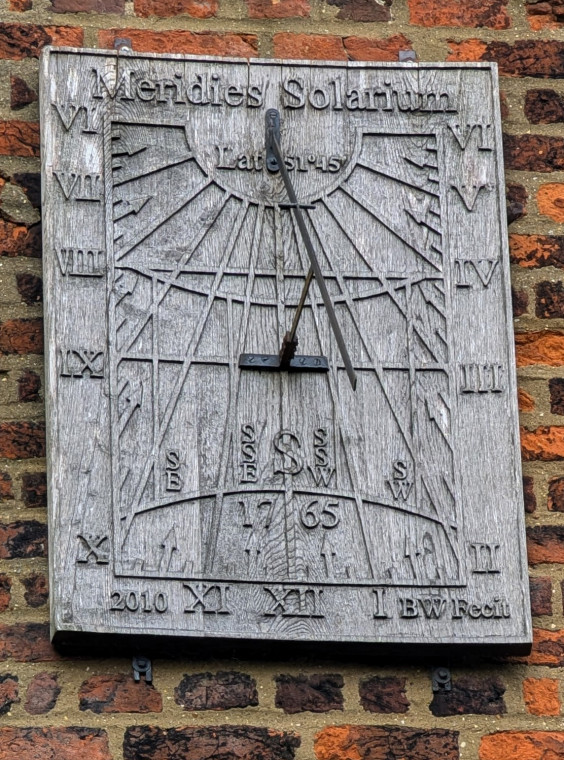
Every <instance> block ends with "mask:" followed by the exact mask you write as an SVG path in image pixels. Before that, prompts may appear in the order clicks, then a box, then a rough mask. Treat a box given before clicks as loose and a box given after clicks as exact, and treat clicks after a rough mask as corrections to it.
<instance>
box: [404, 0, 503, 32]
mask: <svg viewBox="0 0 564 760" xmlns="http://www.w3.org/2000/svg"><path fill="white" fill-rule="evenodd" d="M507 2H508V0H490V1H489V2H487V3H484V2H483V0H432V2H430V1H429V0H408V7H409V21H410V23H411V24H418V25H419V26H472V27H481V26H485V27H488V28H489V29H508V28H509V27H510V26H511V20H510V18H509V16H508V15H507V9H506V6H507Z"/></svg>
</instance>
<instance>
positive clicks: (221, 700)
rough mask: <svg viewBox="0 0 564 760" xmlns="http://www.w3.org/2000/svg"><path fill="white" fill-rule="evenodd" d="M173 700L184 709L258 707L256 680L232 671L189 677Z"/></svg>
mask: <svg viewBox="0 0 564 760" xmlns="http://www.w3.org/2000/svg"><path fill="white" fill-rule="evenodd" d="M174 699H175V701H176V704H177V705H180V706H181V707H183V708H184V709H185V710H229V709H231V708H234V707H256V705H258V693H257V687H256V683H255V680H254V678H251V677H250V676H249V675H247V674H246V673H237V672H233V671H229V672H224V671H220V672H218V673H215V674H212V673H195V674H194V675H188V674H186V675H185V676H184V678H183V679H182V681H181V682H180V683H179V684H178V686H177V687H176V689H175V690H174Z"/></svg>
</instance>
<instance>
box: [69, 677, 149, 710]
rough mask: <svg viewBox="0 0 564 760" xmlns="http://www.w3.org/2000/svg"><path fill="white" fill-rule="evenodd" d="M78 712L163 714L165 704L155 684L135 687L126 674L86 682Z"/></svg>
mask: <svg viewBox="0 0 564 760" xmlns="http://www.w3.org/2000/svg"><path fill="white" fill-rule="evenodd" d="M78 696H79V700H80V701H79V709H80V710H82V711H85V710H91V711H92V712H93V713H96V714H98V715H100V714H102V713H124V712H127V713H148V712H162V709H163V700H162V697H161V695H160V693H159V692H158V691H157V690H156V689H155V687H154V686H153V685H152V684H148V683H147V682H146V681H143V680H142V681H140V682H139V683H135V681H134V680H133V679H132V678H131V676H130V675H129V674H128V675H126V674H125V673H118V674H117V675H98V676H92V677H91V678H88V679H87V680H86V681H83V683H82V685H81V687H80V691H79V694H78Z"/></svg>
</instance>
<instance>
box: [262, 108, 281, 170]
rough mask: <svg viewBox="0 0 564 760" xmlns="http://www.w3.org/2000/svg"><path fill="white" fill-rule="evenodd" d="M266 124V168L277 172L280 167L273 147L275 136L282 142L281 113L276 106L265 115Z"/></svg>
mask: <svg viewBox="0 0 564 760" xmlns="http://www.w3.org/2000/svg"><path fill="white" fill-rule="evenodd" d="M265 125H266V139H265V145H266V168H267V169H268V171H269V172H277V171H279V169H280V167H279V166H278V161H277V159H276V156H275V154H274V149H273V147H272V140H273V138H274V139H275V140H276V141H277V142H278V143H280V113H279V112H278V111H277V110H276V108H269V109H268V111H267V112H266V116H265Z"/></svg>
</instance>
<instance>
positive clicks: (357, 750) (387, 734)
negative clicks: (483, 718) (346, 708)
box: [314, 726, 499, 760]
mask: <svg viewBox="0 0 564 760" xmlns="http://www.w3.org/2000/svg"><path fill="white" fill-rule="evenodd" d="M314 748H315V757H316V760H391V758H393V759H394V760H396V759H397V760H400V759H401V760H431V758H433V760H435V759H436V760H458V758H459V754H458V732H457V731H447V730H446V729H442V728H434V729H424V728H400V727H396V726H329V727H328V728H324V729H323V730H322V731H320V732H319V733H318V734H317V736H316V737H315V744H314ZM497 760H499V758H498V759H497Z"/></svg>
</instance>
